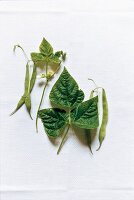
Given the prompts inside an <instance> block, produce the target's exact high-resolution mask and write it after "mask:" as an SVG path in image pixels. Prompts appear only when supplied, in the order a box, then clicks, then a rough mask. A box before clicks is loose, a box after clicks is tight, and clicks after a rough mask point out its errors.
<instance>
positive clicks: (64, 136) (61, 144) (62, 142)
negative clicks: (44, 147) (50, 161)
mask: <svg viewBox="0 0 134 200" xmlns="http://www.w3.org/2000/svg"><path fill="white" fill-rule="evenodd" d="M69 128H70V124H69V125H68V127H67V130H66V132H65V134H64V135H63V138H62V141H61V143H60V146H59V148H58V151H57V154H59V153H60V150H61V148H62V146H63V144H64V141H65V138H66V136H67V133H68V131H69Z"/></svg>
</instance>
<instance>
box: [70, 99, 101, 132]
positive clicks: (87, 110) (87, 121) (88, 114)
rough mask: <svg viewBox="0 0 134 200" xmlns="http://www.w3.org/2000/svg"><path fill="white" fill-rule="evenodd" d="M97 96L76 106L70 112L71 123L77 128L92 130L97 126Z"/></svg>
mask: <svg viewBox="0 0 134 200" xmlns="http://www.w3.org/2000/svg"><path fill="white" fill-rule="evenodd" d="M97 104H98V96H96V97H94V98H92V99H90V100H88V101H85V102H83V103H81V104H79V105H78V107H77V108H75V109H74V110H73V111H72V112H71V123H72V124H74V125H75V126H77V127H79V128H85V129H94V128H97V127H98V126H99V119H98V105H97Z"/></svg>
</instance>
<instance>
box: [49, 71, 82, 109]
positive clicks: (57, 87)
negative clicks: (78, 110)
mask: <svg viewBox="0 0 134 200" xmlns="http://www.w3.org/2000/svg"><path fill="white" fill-rule="evenodd" d="M49 98H50V101H51V102H52V103H54V104H56V105H57V106H59V107H63V108H68V109H73V108H74V107H76V106H77V105H78V104H79V103H81V102H82V101H83V99H84V93H83V91H82V90H79V88H78V85H77V83H76V81H75V80H74V79H73V77H72V76H71V75H70V74H69V73H68V71H67V70H66V68H64V70H63V72H62V74H61V75H60V77H59V79H58V80H57V81H56V83H55V84H54V86H53V88H52V90H51V92H50V95H49Z"/></svg>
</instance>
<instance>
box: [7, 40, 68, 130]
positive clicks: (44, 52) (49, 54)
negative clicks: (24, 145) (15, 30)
mask: <svg viewBox="0 0 134 200" xmlns="http://www.w3.org/2000/svg"><path fill="white" fill-rule="evenodd" d="M16 47H18V48H20V49H21V50H22V51H23V53H24V55H25V57H26V59H27V64H26V74H25V81H24V93H23V95H22V97H21V98H20V100H19V102H18V104H17V106H16V108H15V110H14V111H13V112H12V113H11V115H13V114H14V113H15V112H17V111H18V110H19V109H20V108H21V107H22V106H23V104H25V105H26V108H27V111H28V113H29V115H30V117H31V97H30V93H31V92H32V90H33V87H34V85H35V81H36V77H37V68H42V70H43V71H44V75H43V76H42V75H41V76H40V77H41V78H46V84H45V86H44V90H43V95H42V97H41V101H40V103H39V107H38V110H37V113H38V111H39V109H40V107H41V104H42V100H43V96H44V92H45V88H46V86H47V84H48V82H49V81H50V80H51V78H52V77H53V76H54V74H55V73H56V72H57V71H58V70H59V67H60V64H61V62H62V61H65V58H66V53H63V51H57V52H56V53H54V51H53V47H52V46H51V44H50V43H49V42H48V41H47V40H46V39H45V38H43V40H42V42H41V44H40V46H39V53H35V52H32V53H31V59H32V61H33V63H34V64H33V72H32V75H31V77H30V73H29V68H30V64H29V63H30V61H31V60H29V59H28V57H27V55H26V53H25V51H24V50H23V48H22V47H21V46H20V45H15V46H14V51H15V49H16ZM51 65H56V67H57V68H56V70H55V71H54V72H51V71H50V70H49V69H48V68H49V66H51ZM31 119H32V117H31ZM37 119H38V117H36V127H37Z"/></svg>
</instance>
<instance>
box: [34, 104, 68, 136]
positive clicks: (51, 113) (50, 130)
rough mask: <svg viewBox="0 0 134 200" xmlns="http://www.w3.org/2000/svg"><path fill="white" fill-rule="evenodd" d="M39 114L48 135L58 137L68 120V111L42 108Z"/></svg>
mask: <svg viewBox="0 0 134 200" xmlns="http://www.w3.org/2000/svg"><path fill="white" fill-rule="evenodd" d="M38 116H39V117H40V118H41V120H42V123H43V125H44V128H45V130H46V133H47V135H48V136H50V137H58V136H59V135H60V134H61V132H62V131H63V130H64V128H65V126H66V124H67V122H68V120H67V118H68V115H67V113H66V112H65V111H64V110H61V109H58V108H50V109H43V110H40V111H39V112H38Z"/></svg>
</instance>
